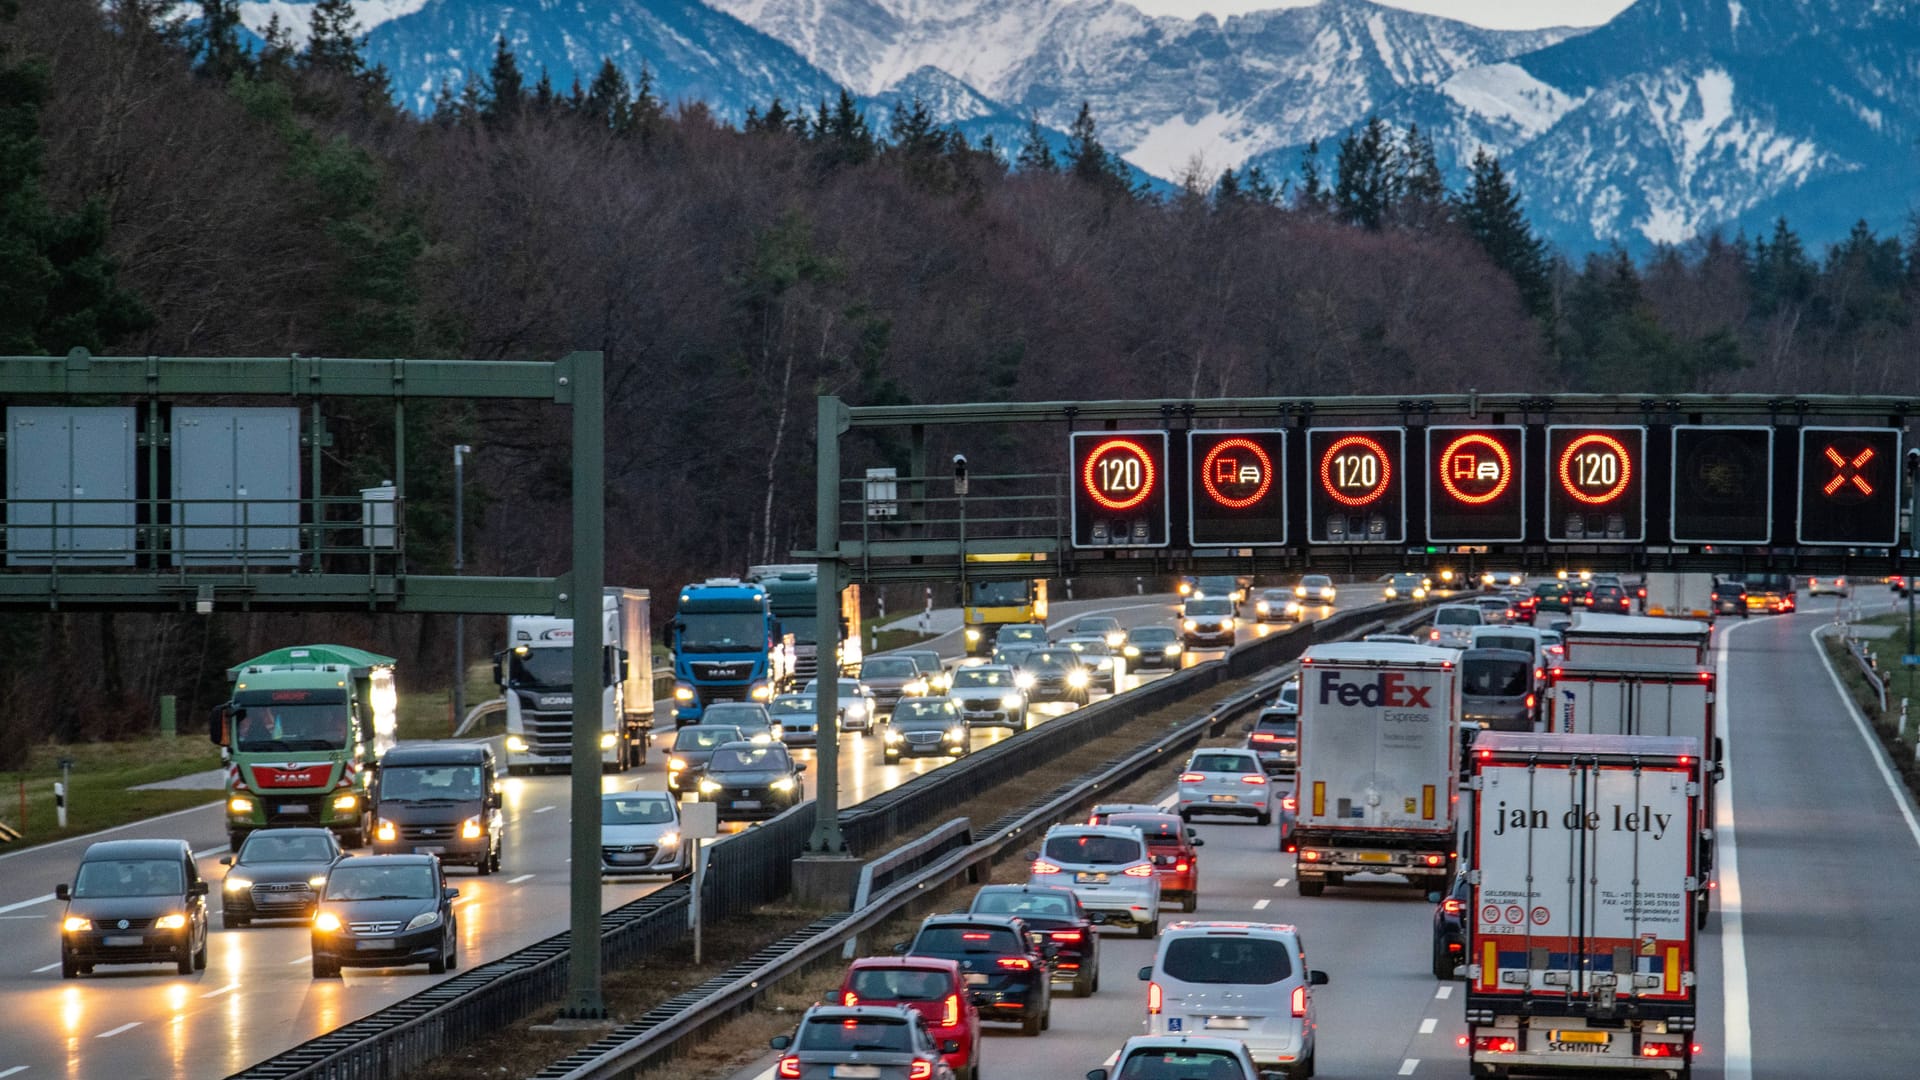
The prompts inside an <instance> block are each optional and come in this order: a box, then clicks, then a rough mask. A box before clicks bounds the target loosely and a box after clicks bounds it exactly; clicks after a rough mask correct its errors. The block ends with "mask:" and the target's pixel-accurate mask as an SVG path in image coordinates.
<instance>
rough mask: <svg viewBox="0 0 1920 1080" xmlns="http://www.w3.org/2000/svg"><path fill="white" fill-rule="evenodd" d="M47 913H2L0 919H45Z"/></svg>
mask: <svg viewBox="0 0 1920 1080" xmlns="http://www.w3.org/2000/svg"><path fill="white" fill-rule="evenodd" d="M44 918H46V916H45V915H0V919H44Z"/></svg>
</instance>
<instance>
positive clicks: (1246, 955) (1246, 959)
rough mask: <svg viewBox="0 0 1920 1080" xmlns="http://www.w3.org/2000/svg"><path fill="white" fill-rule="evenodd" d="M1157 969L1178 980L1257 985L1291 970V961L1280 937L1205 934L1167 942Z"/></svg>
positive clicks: (1291, 972)
mask: <svg viewBox="0 0 1920 1080" xmlns="http://www.w3.org/2000/svg"><path fill="white" fill-rule="evenodd" d="M1160 970H1161V971H1162V972H1163V973H1164V974H1165V975H1166V977H1167V978H1169V979H1177V980H1179V981H1180V982H1188V983H1215V984H1231V985H1236V986H1259V985H1264V984H1267V983H1277V982H1279V981H1280V980H1281V979H1284V978H1286V977H1287V976H1289V975H1291V974H1293V964H1292V963H1291V962H1290V961H1289V960H1288V958H1287V946H1286V943H1285V942H1283V941H1276V940H1274V939H1272V938H1257V937H1241V936H1239V935H1237V934H1236V935H1233V936H1231V937H1229V936H1226V935H1220V936H1213V935H1207V936H1204V937H1202V936H1193V937H1179V938H1175V939H1173V940H1172V941H1170V942H1168V943H1167V951H1166V953H1165V954H1164V955H1163V956H1162V957H1161V958H1160Z"/></svg>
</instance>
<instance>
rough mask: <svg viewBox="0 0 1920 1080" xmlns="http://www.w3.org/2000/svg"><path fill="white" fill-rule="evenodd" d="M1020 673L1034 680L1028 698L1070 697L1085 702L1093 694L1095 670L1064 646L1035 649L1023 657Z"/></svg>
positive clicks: (1058, 698)
mask: <svg viewBox="0 0 1920 1080" xmlns="http://www.w3.org/2000/svg"><path fill="white" fill-rule="evenodd" d="M1020 673H1021V674H1022V675H1024V676H1026V677H1027V678H1029V679H1031V680H1032V683H1031V685H1029V686H1027V688H1026V690H1027V700H1029V701H1070V702H1072V703H1074V704H1075V705H1085V704H1086V703H1087V702H1088V701H1089V700H1090V699H1091V696H1092V693H1093V691H1092V686H1093V672H1092V671H1090V670H1088V668H1087V663H1086V661H1085V660H1082V659H1081V658H1080V654H1079V653H1077V652H1074V651H1073V650H1072V649H1069V648H1065V647H1063V646H1049V647H1048V648H1045V649H1035V650H1033V651H1032V652H1030V653H1028V654H1027V656H1026V658H1025V659H1024V660H1022V661H1020Z"/></svg>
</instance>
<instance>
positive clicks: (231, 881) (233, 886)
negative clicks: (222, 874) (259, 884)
mask: <svg viewBox="0 0 1920 1080" xmlns="http://www.w3.org/2000/svg"><path fill="white" fill-rule="evenodd" d="M221 887H222V888H224V889H226V890H227V891H228V892H246V891H247V890H248V889H251V888H253V882H251V881H248V880H247V879H246V878H243V877H234V876H233V875H232V874H228V875H227V883H226V884H225V885H223V886H221Z"/></svg>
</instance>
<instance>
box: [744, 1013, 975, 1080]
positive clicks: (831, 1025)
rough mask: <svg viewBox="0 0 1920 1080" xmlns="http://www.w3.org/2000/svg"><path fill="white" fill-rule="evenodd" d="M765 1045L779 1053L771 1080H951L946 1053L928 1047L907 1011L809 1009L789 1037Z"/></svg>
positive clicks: (919, 1023)
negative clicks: (832, 1079) (786, 1079)
mask: <svg viewBox="0 0 1920 1080" xmlns="http://www.w3.org/2000/svg"><path fill="white" fill-rule="evenodd" d="M769 1045H770V1046H772V1047H773V1048H774V1049H775V1050H779V1051H781V1057H780V1063H779V1064H778V1065H776V1066H774V1075H776V1076H799V1077H808V1078H810V1080H825V1078H826V1077H829V1076H865V1077H872V1078H873V1080H909V1078H922V1077H924V1078H925V1080H953V1070H952V1069H950V1068H948V1067H947V1063H946V1062H945V1061H944V1060H942V1055H943V1054H944V1053H945V1052H946V1050H947V1047H946V1046H943V1045H940V1044H937V1043H935V1042H934V1041H933V1036H932V1035H929V1034H928V1033H927V1026H926V1024H925V1023H923V1022H922V1021H921V1019H920V1014H919V1013H916V1012H914V1011H913V1010H911V1009H898V1008H893V1009H890V1008H885V1007H872V1008H869V1007H868V1006H865V1005H862V1006H859V1007H857V1008H852V1009H849V1008H846V1007H845V1006H836V1005H815V1006H813V1007H812V1008H810V1009H808V1010H807V1011H806V1012H805V1013H803V1014H802V1015H801V1017H800V1026H799V1027H797V1028H795V1029H794V1033H793V1034H792V1035H776V1036H774V1037H773V1039H772V1040H770V1042H769Z"/></svg>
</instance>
